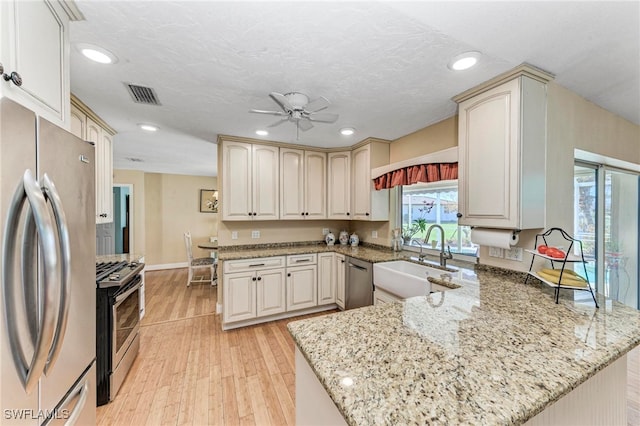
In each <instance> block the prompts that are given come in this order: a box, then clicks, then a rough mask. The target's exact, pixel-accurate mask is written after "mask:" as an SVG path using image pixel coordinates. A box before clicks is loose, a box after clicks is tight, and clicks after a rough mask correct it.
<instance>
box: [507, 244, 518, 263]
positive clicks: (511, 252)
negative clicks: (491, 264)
mask: <svg viewBox="0 0 640 426" xmlns="http://www.w3.org/2000/svg"><path fill="white" fill-rule="evenodd" d="M504 258H505V259H509V260H517V261H518V262H522V247H513V248H510V249H508V250H505V251H504Z"/></svg>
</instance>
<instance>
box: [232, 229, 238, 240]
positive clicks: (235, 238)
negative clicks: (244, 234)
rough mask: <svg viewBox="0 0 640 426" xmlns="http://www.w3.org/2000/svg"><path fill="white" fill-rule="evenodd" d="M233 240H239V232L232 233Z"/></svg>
mask: <svg viewBox="0 0 640 426" xmlns="http://www.w3.org/2000/svg"><path fill="white" fill-rule="evenodd" d="M231 239H232V240H237V239H238V231H231Z"/></svg>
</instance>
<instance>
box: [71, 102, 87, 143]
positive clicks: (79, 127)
mask: <svg viewBox="0 0 640 426" xmlns="http://www.w3.org/2000/svg"><path fill="white" fill-rule="evenodd" d="M69 128H70V129H71V133H73V134H74V135H76V136H77V137H79V138H80V139H82V140H87V116H86V115H85V114H84V113H83V112H82V111H80V110H79V109H78V108H76V107H74V106H73V105H71V112H70V115H69Z"/></svg>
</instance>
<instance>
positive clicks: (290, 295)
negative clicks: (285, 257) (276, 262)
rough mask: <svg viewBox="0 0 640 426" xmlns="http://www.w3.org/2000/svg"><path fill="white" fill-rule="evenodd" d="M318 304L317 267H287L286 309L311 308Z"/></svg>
mask: <svg viewBox="0 0 640 426" xmlns="http://www.w3.org/2000/svg"><path fill="white" fill-rule="evenodd" d="M317 304H318V267H317V266H316V265H310V266H298V267H294V268H288V269H287V311H295V310H297V309H305V308H312V307H314V306H317Z"/></svg>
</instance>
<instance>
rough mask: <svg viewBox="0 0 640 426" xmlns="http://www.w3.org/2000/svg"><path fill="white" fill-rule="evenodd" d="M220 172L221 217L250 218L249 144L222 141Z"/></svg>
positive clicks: (225, 218) (233, 218)
mask: <svg viewBox="0 0 640 426" xmlns="http://www.w3.org/2000/svg"><path fill="white" fill-rule="evenodd" d="M222 173H223V174H222V200H221V203H222V219H223V220H249V219H251V217H252V214H253V207H252V196H253V194H252V191H251V144H248V143H240V142H229V141H223V142H222Z"/></svg>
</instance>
